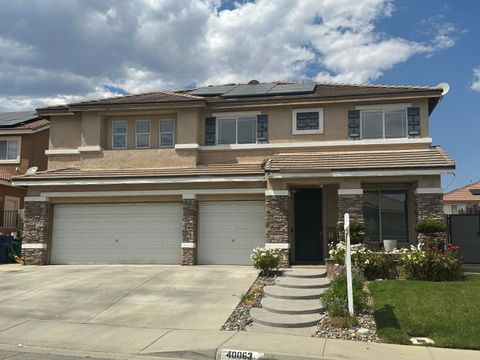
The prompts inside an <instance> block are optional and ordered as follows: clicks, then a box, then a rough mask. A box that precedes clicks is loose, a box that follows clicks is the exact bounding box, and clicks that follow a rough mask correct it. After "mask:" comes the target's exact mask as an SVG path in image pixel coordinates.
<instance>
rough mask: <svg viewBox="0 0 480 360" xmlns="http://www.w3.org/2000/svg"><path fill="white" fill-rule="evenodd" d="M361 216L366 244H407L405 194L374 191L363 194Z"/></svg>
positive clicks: (404, 192)
mask: <svg viewBox="0 0 480 360" xmlns="http://www.w3.org/2000/svg"><path fill="white" fill-rule="evenodd" d="M363 216H364V219H365V227H366V231H365V233H366V234H365V235H366V240H367V241H368V242H381V241H383V240H397V241H398V242H399V243H402V242H403V243H405V242H408V226H407V223H408V222H407V192H406V191H405V190H374V191H364V193H363Z"/></svg>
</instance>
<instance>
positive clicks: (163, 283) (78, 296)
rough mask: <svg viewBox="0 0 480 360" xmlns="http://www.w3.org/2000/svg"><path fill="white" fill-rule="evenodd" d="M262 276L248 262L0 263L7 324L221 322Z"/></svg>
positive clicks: (198, 325) (1, 320) (204, 326)
mask: <svg viewBox="0 0 480 360" xmlns="http://www.w3.org/2000/svg"><path fill="white" fill-rule="evenodd" d="M255 277H256V271H254V270H253V269H252V268H251V267H245V266H195V267H181V266H148V265H147V266H139V265H131V266H129V265H105V266H99V265H91V266H90V265H81V266H74V265H68V266H40V267H23V268H22V267H19V266H9V267H6V268H4V269H2V266H0V331H2V330H5V329H7V328H8V327H10V326H13V325H15V324H19V323H20V322H22V321H28V320H42V321H48V323H50V324H51V322H56V323H62V324H66V323H70V324H71V323H74V324H98V325H108V326H122V327H125V326H127V327H138V328H147V329H183V330H189V329H201V330H218V329H220V328H221V326H222V325H223V324H224V322H225V321H226V320H227V318H228V316H229V315H230V314H231V312H232V311H233V309H234V308H235V306H236V305H237V304H238V302H239V298H240V296H241V295H242V294H243V293H245V292H246V291H247V290H248V288H249V287H250V285H251V284H252V282H253V281H254V279H255ZM37 323H38V322H37ZM30 325H33V324H30Z"/></svg>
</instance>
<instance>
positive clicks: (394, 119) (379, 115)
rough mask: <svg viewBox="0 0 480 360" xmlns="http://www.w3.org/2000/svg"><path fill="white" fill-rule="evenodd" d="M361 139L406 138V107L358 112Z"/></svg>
mask: <svg viewBox="0 0 480 360" xmlns="http://www.w3.org/2000/svg"><path fill="white" fill-rule="evenodd" d="M360 123H361V126H360V128H361V133H360V136H361V138H362V139H397V138H407V137H408V134H407V129H408V124H407V109H406V108H393V109H387V108H385V109H378V110H377V109H376V110H373V109H372V110H362V111H361V112H360Z"/></svg>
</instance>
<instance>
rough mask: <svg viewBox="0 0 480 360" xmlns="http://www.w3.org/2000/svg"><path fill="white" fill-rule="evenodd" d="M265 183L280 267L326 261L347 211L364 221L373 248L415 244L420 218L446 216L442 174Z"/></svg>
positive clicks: (269, 238)
mask: <svg viewBox="0 0 480 360" xmlns="http://www.w3.org/2000/svg"><path fill="white" fill-rule="evenodd" d="M267 187H268V190H267V191H266V193H265V195H266V196H265V212H266V240H265V241H266V246H267V247H268V248H276V249H280V250H281V251H282V252H283V256H284V265H303V264H322V263H324V262H325V259H327V258H329V253H328V251H329V248H328V244H329V243H330V242H333V241H337V225H338V223H339V222H342V221H343V215H344V214H345V213H346V212H348V213H349V214H350V217H351V219H353V220H355V221H358V222H360V223H362V224H364V225H365V228H366V231H365V232H366V234H365V242H367V243H369V244H371V245H374V246H377V245H378V246H382V244H383V240H397V243H398V246H399V247H406V246H409V245H410V244H416V243H417V234H416V232H415V228H414V226H415V224H416V223H417V222H418V221H419V220H421V219H423V218H443V217H444V215H443V203H442V194H443V191H442V189H441V187H440V176H428V177H425V176H423V177H410V178H391V177H390V178H388V177H385V178H373V179H372V178H364V179H355V180H352V179H339V180H336V181H335V180H332V179H321V180H320V179H306V178H303V179H295V180H292V179H289V180H274V179H269V181H268V183H267Z"/></svg>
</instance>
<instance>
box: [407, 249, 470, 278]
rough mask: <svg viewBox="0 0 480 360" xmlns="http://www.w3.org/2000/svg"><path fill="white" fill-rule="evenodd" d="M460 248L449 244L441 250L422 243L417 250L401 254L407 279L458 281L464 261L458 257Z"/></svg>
mask: <svg viewBox="0 0 480 360" xmlns="http://www.w3.org/2000/svg"><path fill="white" fill-rule="evenodd" d="M459 249H460V248H459V247H458V246H453V245H451V244H449V245H448V246H447V249H439V248H437V247H435V246H428V245H425V244H422V243H420V244H419V245H418V247H417V248H415V247H413V246H412V248H411V250H410V251H408V252H404V253H402V254H401V256H400V257H401V262H402V264H403V267H404V269H405V276H406V278H407V279H416V280H430V281H442V280H458V279H459V278H460V275H461V268H462V265H463V261H462V259H461V257H460V256H459V255H458V250H459Z"/></svg>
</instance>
